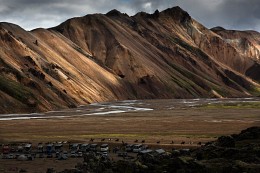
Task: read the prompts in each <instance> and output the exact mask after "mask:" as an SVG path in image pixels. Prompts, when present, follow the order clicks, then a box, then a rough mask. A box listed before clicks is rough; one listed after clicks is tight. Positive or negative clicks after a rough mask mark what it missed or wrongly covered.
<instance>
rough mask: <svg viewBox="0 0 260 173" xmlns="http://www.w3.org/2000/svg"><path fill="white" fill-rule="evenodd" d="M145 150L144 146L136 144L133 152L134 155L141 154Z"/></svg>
mask: <svg viewBox="0 0 260 173" xmlns="http://www.w3.org/2000/svg"><path fill="white" fill-rule="evenodd" d="M142 150H143V145H142V144H135V145H134V146H133V152H134V153H138V152H140V151H142Z"/></svg>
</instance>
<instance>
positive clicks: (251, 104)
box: [198, 102, 260, 109]
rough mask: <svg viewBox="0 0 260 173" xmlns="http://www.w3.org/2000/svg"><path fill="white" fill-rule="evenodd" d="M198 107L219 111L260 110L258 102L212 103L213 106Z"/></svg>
mask: <svg viewBox="0 0 260 173" xmlns="http://www.w3.org/2000/svg"><path fill="white" fill-rule="evenodd" d="M198 107H202V108H213V109H214V108H218V109H219V108H221V109H244V108H248V109H252V108H255V109H260V102H246V103H244V102H239V103H221V104H220V103H214V104H207V105H201V106H198Z"/></svg>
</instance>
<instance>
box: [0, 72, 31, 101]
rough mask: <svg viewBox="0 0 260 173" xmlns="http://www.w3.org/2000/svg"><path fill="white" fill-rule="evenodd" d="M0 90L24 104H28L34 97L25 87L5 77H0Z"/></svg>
mask: <svg viewBox="0 0 260 173" xmlns="http://www.w3.org/2000/svg"><path fill="white" fill-rule="evenodd" d="M0 90H1V91H3V92H5V93H6V94H8V95H9V96H11V97H13V98H15V99H17V100H19V101H21V102H23V103H27V102H28V99H29V98H31V97H33V94H32V93H31V92H30V91H29V89H27V88H26V87H25V86H23V85H21V84H20V83H18V82H16V81H13V80H10V79H8V78H5V77H3V76H0Z"/></svg>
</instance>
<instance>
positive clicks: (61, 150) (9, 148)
mask: <svg viewBox="0 0 260 173" xmlns="http://www.w3.org/2000/svg"><path fill="white" fill-rule="evenodd" d="M108 151H109V146H108V144H101V145H98V144H78V143H75V144H66V145H64V144H62V143H48V144H43V143H39V144H38V145H37V146H36V147H35V148H33V147H32V144H20V145H3V146H2V158H3V159H17V158H18V157H19V156H23V157H26V158H28V160H29V159H31V158H52V157H56V158H61V159H66V158H68V157H71V158H76V157H82V156H83V153H86V152H101V153H102V154H104V155H107V154H108Z"/></svg>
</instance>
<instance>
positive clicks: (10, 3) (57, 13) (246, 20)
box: [0, 0, 260, 31]
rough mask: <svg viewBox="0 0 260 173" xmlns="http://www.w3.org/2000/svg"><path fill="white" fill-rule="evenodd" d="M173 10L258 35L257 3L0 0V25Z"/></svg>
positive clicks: (34, 24) (259, 3) (222, 0)
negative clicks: (95, 14) (180, 10)
mask: <svg viewBox="0 0 260 173" xmlns="http://www.w3.org/2000/svg"><path fill="white" fill-rule="evenodd" d="M173 6H180V7H181V8H183V9H184V10H186V11H187V12H188V13H189V14H190V15H191V16H192V17H193V18H195V19H196V20H198V21H199V22H200V23H202V24H203V25H205V26H207V27H209V28H211V27H214V26H222V27H224V28H227V29H238V30H257V31H260V0H0V21H1V22H11V23H15V24H18V25H20V26H22V27H23V28H25V29H27V30H30V29H34V28H38V27H43V28H48V27H53V26H56V25H58V24H60V23H61V22H63V21H65V20H67V19H69V18H72V17H78V16H84V15H86V14H92V13H107V12H108V11H110V10H112V9H118V10H119V11H121V12H123V13H127V14H129V15H134V14H135V13H137V12H139V11H146V12H148V13H153V12H154V11H155V10H156V9H159V11H161V10H164V9H166V8H169V7H173Z"/></svg>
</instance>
